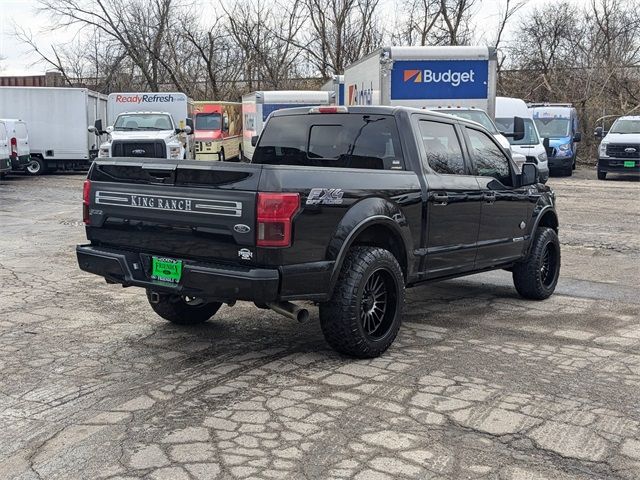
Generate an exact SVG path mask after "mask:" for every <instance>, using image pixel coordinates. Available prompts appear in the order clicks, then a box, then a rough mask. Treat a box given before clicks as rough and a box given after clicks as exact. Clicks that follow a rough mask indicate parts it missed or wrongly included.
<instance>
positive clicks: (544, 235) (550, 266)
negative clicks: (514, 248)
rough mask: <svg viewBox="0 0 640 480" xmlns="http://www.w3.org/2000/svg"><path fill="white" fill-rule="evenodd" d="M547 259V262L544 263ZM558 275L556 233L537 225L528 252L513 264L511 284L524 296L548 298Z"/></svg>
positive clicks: (558, 247)
mask: <svg viewBox="0 0 640 480" xmlns="http://www.w3.org/2000/svg"><path fill="white" fill-rule="evenodd" d="M547 254H548V255H549V256H548V257H547V256H546V255H547ZM547 261H548V262H549V263H546V262H547ZM545 265H546V267H545ZM545 268H546V269H545ZM559 276H560V241H559V240H558V234H557V233H556V232H555V230H553V229H552V228H548V227H539V228H538V230H537V231H536V232H535V236H534V238H533V244H532V245H531V250H530V251H529V254H528V255H527V257H526V258H525V259H524V260H523V261H522V262H519V263H516V264H515V265H514V266H513V284H514V285H515V287H516V290H517V291H518V293H519V294H520V295H521V296H523V297H524V298H529V299H531V300H544V299H545V298H549V297H550V296H551V294H552V293H553V292H554V290H555V289H556V285H557V284H558V278H559Z"/></svg>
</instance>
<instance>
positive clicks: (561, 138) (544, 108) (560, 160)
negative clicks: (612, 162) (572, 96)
mask: <svg viewBox="0 0 640 480" xmlns="http://www.w3.org/2000/svg"><path fill="white" fill-rule="evenodd" d="M529 110H530V111H531V116H532V117H533V121H534V122H535V124H536V128H537V129H538V132H539V134H540V136H541V137H542V138H543V141H544V142H545V144H546V147H545V148H546V149H547V157H548V159H549V171H550V172H551V173H558V174H560V175H566V176H571V174H572V173H573V170H575V168H576V147H577V144H578V142H580V140H581V139H582V133H580V131H579V125H578V112H577V111H576V109H575V108H574V107H573V106H572V105H571V104H570V103H532V104H529ZM544 139H548V140H544Z"/></svg>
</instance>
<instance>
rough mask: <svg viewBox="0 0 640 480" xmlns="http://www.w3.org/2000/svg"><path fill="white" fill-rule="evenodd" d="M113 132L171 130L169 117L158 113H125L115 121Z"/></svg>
mask: <svg viewBox="0 0 640 480" xmlns="http://www.w3.org/2000/svg"><path fill="white" fill-rule="evenodd" d="M113 129H114V130H173V126H172V123H171V117H170V116H169V115H165V114H159V113H148V114H144V113H131V114H128V113H125V114H122V115H120V116H118V118H117V119H116V123H115V124H114V125H113Z"/></svg>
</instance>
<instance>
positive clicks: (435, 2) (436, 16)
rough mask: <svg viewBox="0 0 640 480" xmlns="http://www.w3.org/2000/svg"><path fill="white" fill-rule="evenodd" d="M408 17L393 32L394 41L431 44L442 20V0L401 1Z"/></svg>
mask: <svg viewBox="0 0 640 480" xmlns="http://www.w3.org/2000/svg"><path fill="white" fill-rule="evenodd" d="M400 8H401V9H402V10H403V11H404V12H403V13H405V15H406V19H405V20H404V21H402V22H400V25H399V26H397V28H396V31H395V32H393V33H392V41H393V43H397V44H401V45H429V44H431V43H433V32H434V31H435V30H436V28H437V27H438V22H439V21H442V16H441V13H442V10H441V1H440V0H405V1H402V2H401V3H400Z"/></svg>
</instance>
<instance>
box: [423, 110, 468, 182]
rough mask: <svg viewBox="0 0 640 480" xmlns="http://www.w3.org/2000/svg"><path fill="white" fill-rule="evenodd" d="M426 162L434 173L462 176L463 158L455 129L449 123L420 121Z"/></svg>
mask: <svg viewBox="0 0 640 480" xmlns="http://www.w3.org/2000/svg"><path fill="white" fill-rule="evenodd" d="M419 125H420V134H421V135H422V142H423V143H424V150H425V152H426V157H427V158H426V160H427V163H428V164H429V166H430V167H431V169H432V170H433V171H435V172H436V173H442V174H448V175H464V174H465V171H464V157H463V156H462V148H461V147H460V141H459V140H458V136H457V135H456V130H455V127H454V126H453V125H451V124H449V123H440V122H432V121H429V120H420V122H419Z"/></svg>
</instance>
